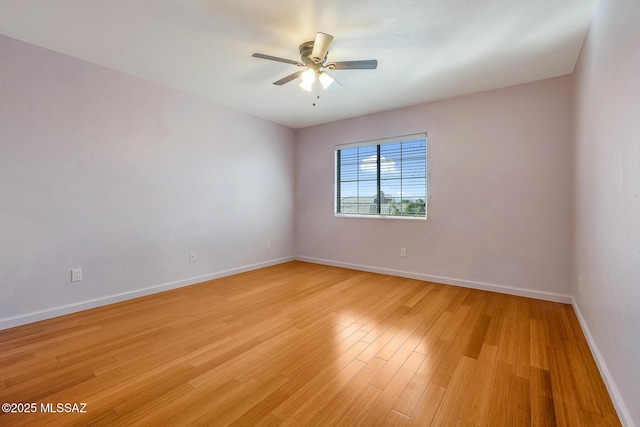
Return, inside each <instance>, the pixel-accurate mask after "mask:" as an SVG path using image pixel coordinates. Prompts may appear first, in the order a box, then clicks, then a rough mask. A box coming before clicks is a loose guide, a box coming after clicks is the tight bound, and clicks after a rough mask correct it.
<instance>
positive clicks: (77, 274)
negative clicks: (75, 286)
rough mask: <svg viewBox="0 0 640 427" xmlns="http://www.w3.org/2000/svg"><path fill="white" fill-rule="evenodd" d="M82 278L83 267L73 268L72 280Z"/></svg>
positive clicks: (75, 280)
mask: <svg viewBox="0 0 640 427" xmlns="http://www.w3.org/2000/svg"><path fill="white" fill-rule="evenodd" d="M81 280H82V269H81V268H73V269H71V281H72V282H79V281H81Z"/></svg>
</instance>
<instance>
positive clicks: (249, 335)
mask: <svg viewBox="0 0 640 427" xmlns="http://www.w3.org/2000/svg"><path fill="white" fill-rule="evenodd" d="M4 402H15V403H18V402H20V403H31V402H33V403H36V406H37V410H38V411H37V412H36V413H31V414H0V425H5V426H6V425H30V426H33V425H42V424H45V423H51V425H172V426H173V425H229V424H232V425H247V426H257V425H296V426H299V425H317V426H332V425H360V426H374V425H385V426H387V425H388V426H396V425H397V426H402V425H418V426H428V425H442V426H460V427H462V426H528V425H536V426H542V425H545V426H553V425H558V426H606V425H620V422H619V420H618V418H617V416H616V413H615V410H614V408H613V405H612V403H611V400H610V398H609V396H608V394H607V391H606V389H605V386H604V384H603V381H602V379H601V377H600V376H599V373H598V370H597V367H596V365H595V363H594V360H593V358H592V356H591V353H590V352H589V349H588V346H587V343H586V341H585V338H584V336H583V334H582V332H581V330H580V327H579V325H578V322H577V320H576V317H575V314H574V312H573V310H572V308H571V306H569V305H564V304H557V303H551V302H544V301H539V300H533V299H527V298H521V297H514V296H507V295H502V294H495V293H490V292H484V291H477V290H471V289H465V288H459V287H455V286H445V285H440V284H435V283H429V282H421V281H417V280H410V279H403V278H398V277H391V276H384V275H377V274H371V273H365V272H358V271H352V270H345V269H340V268H333V267H327V266H320V265H314V264H307V263H302V262H290V263H286V264H281V265H278V266H274V267H269V268H265V269H261V270H257V271H253V272H248V273H244V274H240V275H236V276H232V277H228V278H223V279H219V280H215V281H211V282H206V283H203V284H199V285H195V286H191V287H188V288H182V289H178V290H175V291H170V292H165V293H162V294H157V295H152V296H148V297H144V298H139V299H136V300H131V301H126V302H123V303H119V304H114V305H110V306H107V307H102V308H97V309H93V310H89V311H85V312H82V313H76V314H72V315H68V316H64V317H59V318H56V319H51V320H46V321H43V322H38V323H34V324H30V325H26V326H22V327H18V328H13V329H9V330H5V331H0V403H4ZM41 403H52V404H53V407H54V408H55V407H56V404H57V403H86V413H43V412H41V411H40V409H41V408H40V404H41Z"/></svg>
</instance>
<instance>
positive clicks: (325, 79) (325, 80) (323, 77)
mask: <svg viewBox="0 0 640 427" xmlns="http://www.w3.org/2000/svg"><path fill="white" fill-rule="evenodd" d="M318 80H320V84H321V85H322V89H326V88H328V87H329V86H331V83H333V82H334V81H335V80H334V79H333V77H331V76H330V75H329V74H328V73H325V72H324V71H323V72H321V73H320V75H319V76H318Z"/></svg>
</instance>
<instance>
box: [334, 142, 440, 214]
mask: <svg viewBox="0 0 640 427" xmlns="http://www.w3.org/2000/svg"><path fill="white" fill-rule="evenodd" d="M335 157H336V199H335V200H336V202H335V213H336V215H341V216H376V217H380V216H384V217H403V218H406V217H410V218H423V219H424V218H426V217H427V197H428V193H427V177H428V173H427V135H426V134H424V133H421V134H417V135H409V136H403V137H398V138H388V139H382V140H376V141H367V142H360V143H355V144H346V145H340V146H337V147H336V151H335Z"/></svg>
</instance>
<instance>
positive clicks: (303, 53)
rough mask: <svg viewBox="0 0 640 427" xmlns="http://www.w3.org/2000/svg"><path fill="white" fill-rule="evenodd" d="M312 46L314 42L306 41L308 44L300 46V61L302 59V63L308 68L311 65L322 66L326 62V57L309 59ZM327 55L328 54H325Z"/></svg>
mask: <svg viewBox="0 0 640 427" xmlns="http://www.w3.org/2000/svg"><path fill="white" fill-rule="evenodd" d="M313 44H314V41H313V40H311V41H308V42H304V43H302V44H301V45H300V59H302V62H303V63H304V64H305V65H306V66H309V65H311V64H313V65H322V64H324V62H325V61H326V60H327V56H326V55H325V57H324V58H321V59H320V58H312V57H311V53H312V52H313ZM327 53H328V52H327Z"/></svg>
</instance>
